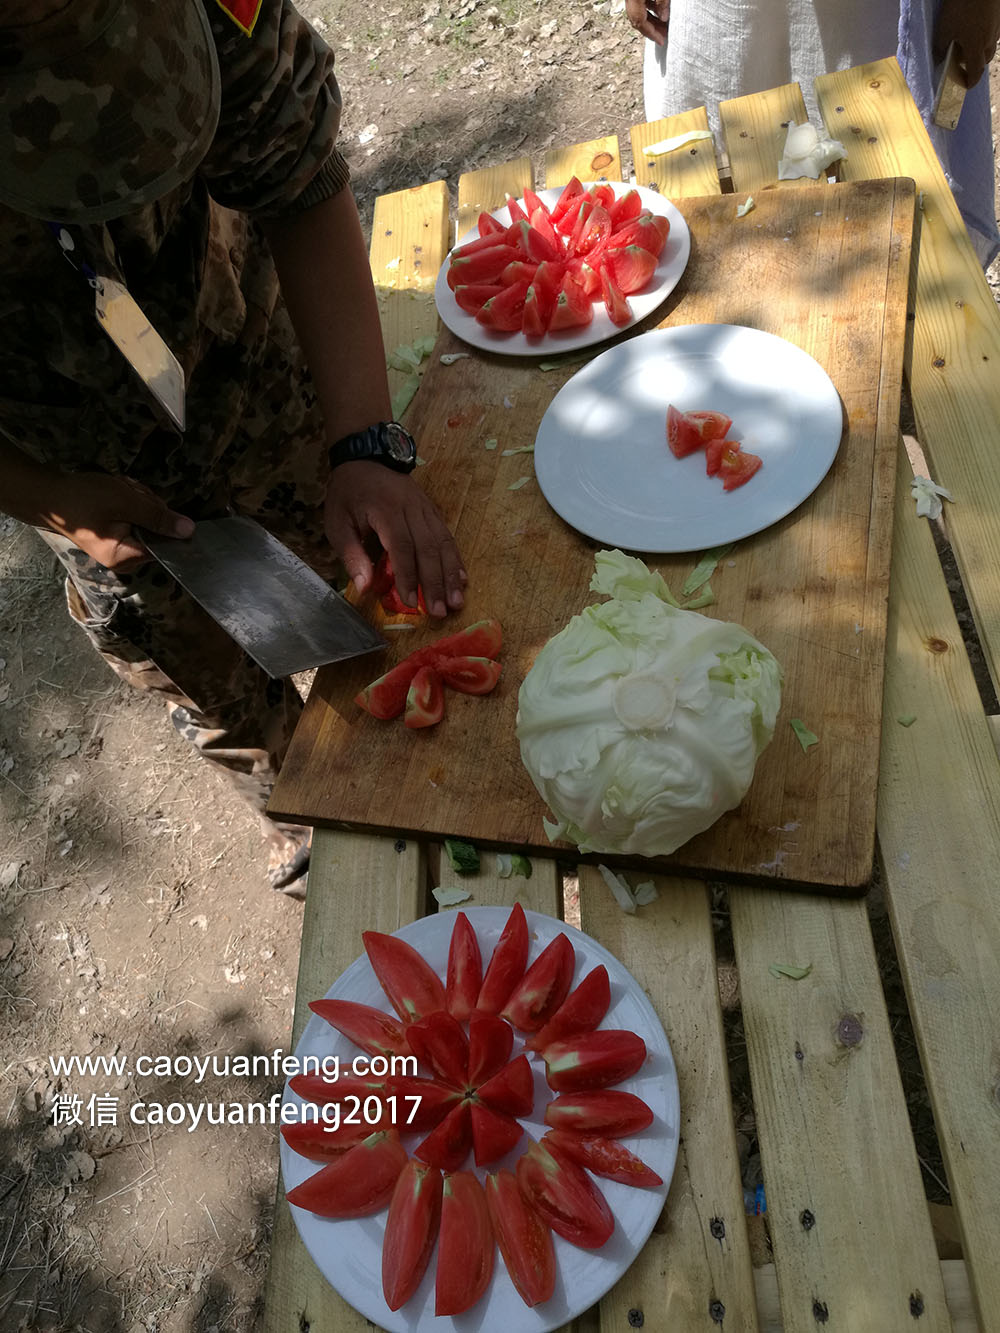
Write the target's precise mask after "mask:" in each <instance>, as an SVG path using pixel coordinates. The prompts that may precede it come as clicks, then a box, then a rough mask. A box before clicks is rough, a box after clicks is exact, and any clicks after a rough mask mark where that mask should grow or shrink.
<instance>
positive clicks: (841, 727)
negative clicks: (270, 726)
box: [270, 180, 914, 893]
mask: <svg viewBox="0 0 1000 1333" xmlns="http://www.w3.org/2000/svg"><path fill="white" fill-rule="evenodd" d="M676 202H677V206H678V207H679V208H680V209H681V211H682V212H683V213H684V215H685V217H686V219H687V222H688V225H689V227H690V229H691V235H692V254H691V260H690V263H689V265H688V268H687V271H686V273H685V275H684V277H683V279H682V280H681V283H680V285H679V286H678V288H677V289H676V291H675V292H674V294H673V295H672V297H671V299H670V301H669V302H668V304H667V305H666V306H665V307H662V308H661V311H660V312H658V313H659V315H660V316H661V318H659V320H658V318H657V315H653V316H651V317H650V319H649V320H647V321H646V323H645V325H644V326H641V327H640V329H639V330H638V332H645V331H647V330H648V329H649V328H653V327H657V326H659V327H670V326H676V325H682V324H699V323H728V324H741V325H747V326H750V327H752V328H757V329H762V330H764V331H766V332H769V333H773V334H777V335H779V336H781V337H783V338H786V339H788V340H789V341H790V342H792V343H795V344H796V345H798V346H799V347H801V348H802V349H803V350H805V351H806V352H808V353H809V354H810V355H812V356H813V357H815V359H816V360H817V361H818V362H819V363H820V365H821V366H823V368H824V369H825V370H826V372H827V373H828V374H829V376H830V378H831V380H832V381H833V383H834V385H835V386H836V389H837V391H838V393H839V394H840V397H841V399H842V402H843V406H844V411H845V423H846V424H845V432H844V437H843V440H842V442H841V447H840V451H839V453H838V456H837V459H836V461H835V463H834V465H833V467H832V469H831V470H830V472H829V473H828V475H827V476H826V478H825V479H824V481H823V482H822V483H821V485H820V486H819V488H818V489H817V490H816V491H815V492H814V493H813V495H812V496H811V497H810V498H809V499H808V500H806V501H805V502H804V503H803V504H802V505H801V506H800V507H799V508H798V509H797V510H795V511H794V512H793V513H792V514H790V515H789V516H788V517H787V518H786V519H784V520H783V521H781V522H780V523H778V524H776V525H775V526H774V527H772V528H770V529H768V530H767V531H765V532H762V533H760V534H758V535H757V536H754V537H750V538H747V539H746V540H744V541H742V542H740V543H738V544H737V545H736V546H735V547H734V548H733V550H732V552H731V553H730V555H729V556H728V558H727V560H726V561H724V562H723V563H722V564H721V565H720V567H719V569H718V570H717V572H716V574H715V575H714V576H713V579H712V586H713V589H714V592H715V595H716V604H715V605H714V606H713V607H711V608H710V609H709V611H708V614H710V615H713V616H717V617H718V618H720V619H726V620H735V621H738V622H740V623H741V624H743V625H745V626H746V628H747V629H748V630H750V632H751V633H752V634H754V635H756V636H757V637H758V638H759V639H760V640H761V641H762V642H763V643H765V644H766V645H767V646H768V647H769V648H770V649H771V650H772V652H773V653H774V654H775V656H776V657H777V658H778V660H779V661H780V662H781V664H782V666H783V668H784V672H785V689H784V696H783V700H782V708H781V713H780V715H779V720H778V728H777V731H776V733H775V738H774V740H773V741H772V743H771V745H770V746H769V748H768V749H767V750H766V751H765V753H764V755H763V756H762V758H761V760H760V762H759V763H758V766H757V771H756V774H755V778H754V782H753V785H752V787H751V789H750V792H749V793H748V795H747V797H746V798H745V800H744V801H743V803H742V804H741V805H740V807H739V808H738V809H737V810H735V811H732V812H730V813H729V814H727V815H725V816H723V818H722V819H720V820H719V821H718V822H717V823H716V824H715V825H714V826H713V827H712V828H711V829H709V830H708V831H707V832H705V833H703V834H701V835H700V836H699V837H697V838H695V839H693V840H692V841H691V842H689V843H688V844H687V845H686V846H684V847H682V848H680V849H679V850H678V851H677V852H676V853H674V855H673V856H670V857H665V858H658V859H657V860H656V861H655V862H647V863H646V864H648V865H650V866H652V865H654V864H655V865H656V866H657V867H658V868H660V869H663V870H672V871H676V872H677V873H696V874H700V875H710V874H711V875H715V874H719V875H724V876H726V877H729V878H742V879H746V880H750V881H753V880H766V881H769V882H774V881H779V882H781V883H783V884H787V886H788V887H790V888H791V887H799V888H810V889H813V890H821V891H825V892H831V893H845V892H848V893H851V892H855V893H856V892H859V891H863V889H864V888H865V886H866V885H867V883H868V881H869V878H870V875H871V867H872V860H873V852H874V839H875V804H876V787H877V777H878V756H879V739H880V725H881V705H882V674H883V661H884V652H885V628H886V600H887V590H888V579H889V563H890V549H891V535H892V501H893V489H894V482H895V455H896V449H897V444H898V427H899V420H898V418H899V398H900V386H901V376H902V362H903V347H904V338H905V331H906V296H907V283H908V273H909V263H910V241H911V234H912V228H913V218H914V190H913V185H912V182H909V181H904V180H886V181H874V182H864V183H856V184H841V185H834V186H830V187H822V188H815V189H813V188H803V189H798V190H794V191H790V190H772V191H762V192H761V193H760V194H759V196H758V197H757V201H756V207H755V209H754V210H753V212H751V213H750V214H748V215H747V216H746V217H745V218H743V219H739V220H737V219H736V218H735V202H734V200H733V198H732V196H729V197H727V196H725V195H722V196H714V197H712V198H705V199H680V200H677V201H676ZM463 350H468V349H467V348H465V347H464V345H463V344H461V343H460V342H459V341H458V340H457V339H456V338H454V337H453V336H452V335H451V334H449V333H444V334H443V335H442V337H441V338H440V339H439V342H438V346H437V348H436V350H435V354H434V357H433V358H432V363H431V365H430V367H429V369H428V370H427V371H426V374H425V376H424V381H423V384H422V386H421V389H420V392H419V394H418V395H417V398H416V400H415V402H414V405H413V410H412V413H411V417H410V425H411V426H412V428H413V430H414V431H415V433H416V435H417V436H418V439H419V440H420V453H421V456H422V457H423V458H425V459H426V460H427V463H428V466H426V467H423V468H421V469H420V470H419V472H418V473H417V476H418V479H419V481H420V483H421V484H422V485H424V486H425V487H426V489H427V491H428V492H429V493H430V494H431V495H432V496H433V498H434V499H435V501H436V502H437V504H438V506H439V507H440V509H441V511H442V513H443V514H444V516H445V518H446V520H447V521H448V523H449V525H450V527H451V529H452V531H453V532H454V533H455V535H456V537H457V539H458V542H459V545H460V548H461V550H462V552H463V556H464V558H465V561H466V564H467V568H468V570H469V575H470V585H469V592H468V598H467V605H466V608H465V609H464V610H463V612H462V614H461V616H460V617H458V618H455V617H453V618H452V620H451V621H449V623H448V624H447V626H446V627H445V628H444V629H442V628H441V627H437V628H434V627H432V626H430V625H428V624H427V623H426V622H425V621H423V620H420V621H418V622H417V628H416V629H415V630H413V631H412V632H405V631H404V632H402V633H399V634H394V635H392V636H391V639H392V642H391V643H390V647H389V652H388V654H387V656H386V657H385V659H384V660H383V664H382V665H381V666H379V665H376V664H375V662H374V661H373V659H372V658H370V657H369V658H362V659H358V660H356V661H354V662H353V663H342V664H338V665H336V666H331V667H327V668H324V669H323V670H321V671H320V673H319V675H318V677H317V680H316V684H315V686H314V688H313V691H312V693H311V695H310V698H309V701H308V703H307V705H306V709H305V713H304V716H303V718H302V720H301V722H300V724H299V726H298V729H297V731H296V733H295V737H294V739H293V741H292V745H291V748H290V751H289V754H288V757H287V759H286V761H285V765H284V768H283V769H282V772H281V775H280V778H279V780H278V783H277V785H276V788H275V791H274V795H273V798H272V801H271V806H270V812H271V814H272V815H274V816H276V817H279V818H294V819H295V820H299V821H304V822H306V823H313V824H319V825H326V826H331V827H339V828H358V829H366V830H373V831H378V832H388V833H391V834H398V835H414V836H420V837H443V836H450V837H459V838H464V839H467V840H470V841H473V842H476V843H477V844H479V845H492V846H495V847H498V848H504V849H518V850H523V851H526V852H528V853H529V854H547V855H553V854H559V855H561V856H562V857H563V858H565V859H571V860H572V859H579V858H578V855H577V853H576V849H575V848H573V847H570V846H569V845H568V844H556V845H554V846H553V845H552V844H550V843H549V842H548V840H547V838H546V836H545V833H544V830H543V827H542V818H543V815H544V814H545V813H546V811H545V807H544V805H543V802H542V801H541V798H540V797H539V796H538V794H537V793H536V791H535V789H534V786H533V785H532V783H531V780H530V778H529V777H528V775H527V773H526V772H525V770H524V768H523V767H522V765H521V761H520V756H519V752H518V746H517V741H516V738H515V734H514V723H515V714H516V711H517V691H518V687H519V685H520V682H521V680H522V679H523V677H524V675H525V674H526V672H527V671H528V669H529V667H530V666H531V663H532V661H533V660H534V657H535V655H536V653H537V652H538V650H539V648H540V647H541V646H542V645H543V644H544V643H545V642H546V640H548V639H549V638H550V637H551V636H552V635H553V634H555V633H556V632H557V631H558V630H560V629H561V628H562V627H563V625H565V624H566V622H567V621H568V620H569V619H570V617H571V616H572V615H574V614H576V613H577V612H578V611H579V610H581V609H582V607H584V606H585V605H587V604H589V603H590V602H592V601H595V600H598V599H596V598H595V597H594V596H593V594H591V593H589V592H588V584H589V581H590V577H591V574H592V572H593V553H594V551H595V550H597V549H599V547H598V544H596V543H594V542H591V541H589V540H587V539H586V538H583V537H581V536H580V535H579V534H578V533H576V532H575V531H573V530H572V529H571V528H570V527H568V525H566V524H565V523H564V522H563V521H562V520H561V519H560V518H558V517H557V516H556V515H555V514H554V513H553V512H552V510H551V509H550V508H549V507H548V505H547V504H546V502H545V500H544V499H543V497H542V495H541V494H540V492H539V490H538V486H537V483H536V482H535V481H534V478H533V476H532V477H531V480H529V482H528V483H527V484H526V485H524V486H522V487H521V488H520V489H518V490H511V489H509V487H510V485H511V483H512V482H515V481H517V480H518V479H519V478H520V477H522V476H525V475H530V474H532V466H531V455H530V454H516V455H514V456H511V457H503V455H502V451H503V450H504V449H511V448H516V447H518V446H520V445H530V444H532V443H533V441H534V437H535V432H536V429H537V427H538V423H539V421H540V420H541V417H542V415H543V413H544V411H545V409H546V407H547V406H548V403H549V402H550V400H551V398H552V396H553V395H554V393H555V392H556V391H557V390H558V389H559V388H561V387H562V385H563V384H564V383H565V382H566V380H567V379H568V378H569V377H570V375H571V374H572V373H573V372H574V371H575V370H577V369H579V364H580V363H579V361H578V362H576V363H575V364H573V365H571V366H568V367H560V368H559V369H558V370H550V371H547V372H546V371H542V370H541V369H540V368H539V364H538V361H537V360H518V359H511V358H507V357H499V356H494V355H490V354H484V353H480V352H474V353H473V354H472V355H471V356H470V357H468V358H463V359H461V360H459V361H457V362H455V363H454V364H452V365H443V364H442V363H441V362H440V360H439V356H440V354H441V353H443V352H449V351H463ZM601 350H603V348H596V349H594V355H596V354H598V353H599V352H600V351H601ZM491 438H492V439H496V440H497V442H498V447H497V448H496V449H495V450H487V449H486V448H485V447H484V445H485V442H486V441H487V440H488V439H491ZM764 480H765V474H764V473H761V474H760V477H759V478H757V479H755V481H754V483H752V484H760V482H761V481H764ZM644 558H646V559H647V563H648V564H650V566H651V567H655V568H658V569H659V570H660V571H661V572H662V573H663V575H664V577H665V578H666V580H667V582H668V583H669V584H670V585H671V587H672V588H673V589H674V591H675V592H677V593H679V591H680V587H681V585H682V583H683V581H684V578H685V577H686V576H687V574H688V573H689V572H690V570H691V568H692V567H693V564H694V563H695V560H696V559H697V557H696V556H692V555H684V556H670V557H644ZM361 609H362V610H363V611H365V612H366V614H369V615H370V616H371V617H372V618H373V619H374V620H376V621H381V620H382V619H383V616H382V613H381V610H380V609H379V608H378V607H377V606H375V605H372V604H371V602H370V600H369V601H367V602H365V601H363V602H362V603H361ZM489 616H495V617H497V618H498V619H499V620H500V621H501V622H502V624H503V628H504V635H505V644H504V649H503V653H502V661H503V668H504V670H503V677H502V679H501V682H500V684H499V686H498V687H497V689H496V691H495V692H494V693H493V694H492V695H490V696H488V697H485V698H474V697H470V696H465V695H459V694H454V693H451V692H448V694H447V700H446V708H447V712H446V718H445V721H444V722H443V723H442V724H441V725H440V726H438V727H435V728H431V729H429V730H427V731H423V732H410V731H408V730H407V729H406V728H405V727H404V726H403V724H402V721H401V720H397V721H395V722H378V721H376V720H374V719H373V718H371V717H370V716H368V715H367V714H366V713H364V712H362V711H361V710H360V709H359V708H358V707H357V706H356V705H355V703H354V702H353V698H354V695H355V694H356V693H357V691H358V689H359V688H361V687H362V686H363V685H365V684H367V683H368V681H369V680H370V679H371V678H372V677H373V676H374V675H376V674H380V672H381V671H383V670H388V669H389V668H390V667H391V666H392V665H393V664H394V663H395V662H396V661H397V660H399V659H400V658H402V657H403V656H405V655H406V654H407V653H409V652H411V651H412V650H413V649H415V648H417V647H420V646H422V645H423V644H425V643H428V642H431V641H433V639H434V638H436V637H438V636H440V635H441V634H442V633H445V632H451V631H452V630H454V629H456V628H460V627H461V626H463V625H467V624H472V623H473V622H474V621H476V620H480V619H483V618H486V617H489ZM392 619H396V620H397V621H398V619H399V618H392ZM791 718H798V719H801V720H802V721H803V722H804V723H805V725H806V726H807V727H808V728H809V729H810V730H811V731H813V732H814V733H815V734H816V735H817V736H818V737H819V744H818V745H816V746H813V747H811V748H810V749H809V750H808V752H804V751H803V750H802V748H801V746H800V744H799V741H798V740H797V738H796V736H795V734H794V733H793V731H792V729H791V727H790V726H789V719H791ZM587 859H602V860H606V861H611V860H612V859H613V858H609V857H601V858H587ZM632 861H633V863H634V861H635V858H632Z"/></svg>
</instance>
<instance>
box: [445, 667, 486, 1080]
mask: <svg viewBox="0 0 1000 1333" xmlns="http://www.w3.org/2000/svg"><path fill="white" fill-rule="evenodd" d="M458 660H461V659H458ZM482 984H483V956H482V954H481V952H480V949H479V941H478V940H477V939H476V932H475V931H474V930H473V929H472V926H471V925H470V923H469V918H468V917H467V916H466V915H465V913H464V912H458V913H457V914H456V916H455V924H454V926H452V928H451V944H450V946H449V948H448V973H447V980H446V983H445V998H446V1001H447V1005H448V1012H449V1014H451V1015H452V1016H453V1017H454V1018H457V1019H458V1020H459V1022H462V1023H464V1022H465V1020H466V1019H467V1018H469V1017H470V1016H471V1015H472V1014H473V1013H474V1012H475V1008H476V1001H477V1000H478V999H479V991H480V988H481V987H482ZM469 1039H470V1060H471V1039H472V1028H471V1026H470V1028H469Z"/></svg>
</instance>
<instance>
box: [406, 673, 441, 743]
mask: <svg viewBox="0 0 1000 1333" xmlns="http://www.w3.org/2000/svg"><path fill="white" fill-rule="evenodd" d="M443 717H444V686H443V685H442V683H441V677H440V675H439V674H438V673H437V671H435V669H434V668H433V667H432V666H422V667H418V668H417V674H416V675H415V676H414V677H413V679H412V680H411V681H410V688H409V689H408V690H407V691H406V712H405V715H404V717H403V723H404V725H405V726H407V727H409V728H410V729H411V731H416V730H419V728H421V727H434V726H436V725H437V724H438V723H439V722H440V721H441V719H442V718H443Z"/></svg>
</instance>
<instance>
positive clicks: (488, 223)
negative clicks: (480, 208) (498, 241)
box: [476, 213, 507, 236]
mask: <svg viewBox="0 0 1000 1333" xmlns="http://www.w3.org/2000/svg"><path fill="white" fill-rule="evenodd" d="M476 225H477V227H478V229H479V234H480V236H489V235H491V234H492V235H494V236H495V235H497V234H498V233H499V234H500V235H501V236H502V235H504V234H505V233H506V231H507V228H506V227H505V226H504V225H503V223H502V222H498V221H497V219H496V218H495V217H494V216H493V214H492V213H480V214H479V220H478V222H477V224H476Z"/></svg>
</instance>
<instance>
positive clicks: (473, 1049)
mask: <svg viewBox="0 0 1000 1333" xmlns="http://www.w3.org/2000/svg"><path fill="white" fill-rule="evenodd" d="M513 1048H514V1031H513V1029H512V1028H511V1026H510V1024H509V1023H505V1022H504V1020H503V1019H502V1018H501V1017H500V1016H499V1015H498V1014H481V1013H479V1012H478V1011H477V1012H475V1013H473V1014H472V1015H471V1016H470V1018H469V1087H470V1088H478V1087H479V1085H480V1084H481V1083H485V1082H486V1081H487V1079H491V1078H492V1077H493V1075H494V1074H497V1073H499V1072H500V1070H501V1069H503V1067H504V1065H506V1064H507V1062H508V1061H509V1060H510V1053H511V1051H512V1050H513Z"/></svg>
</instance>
